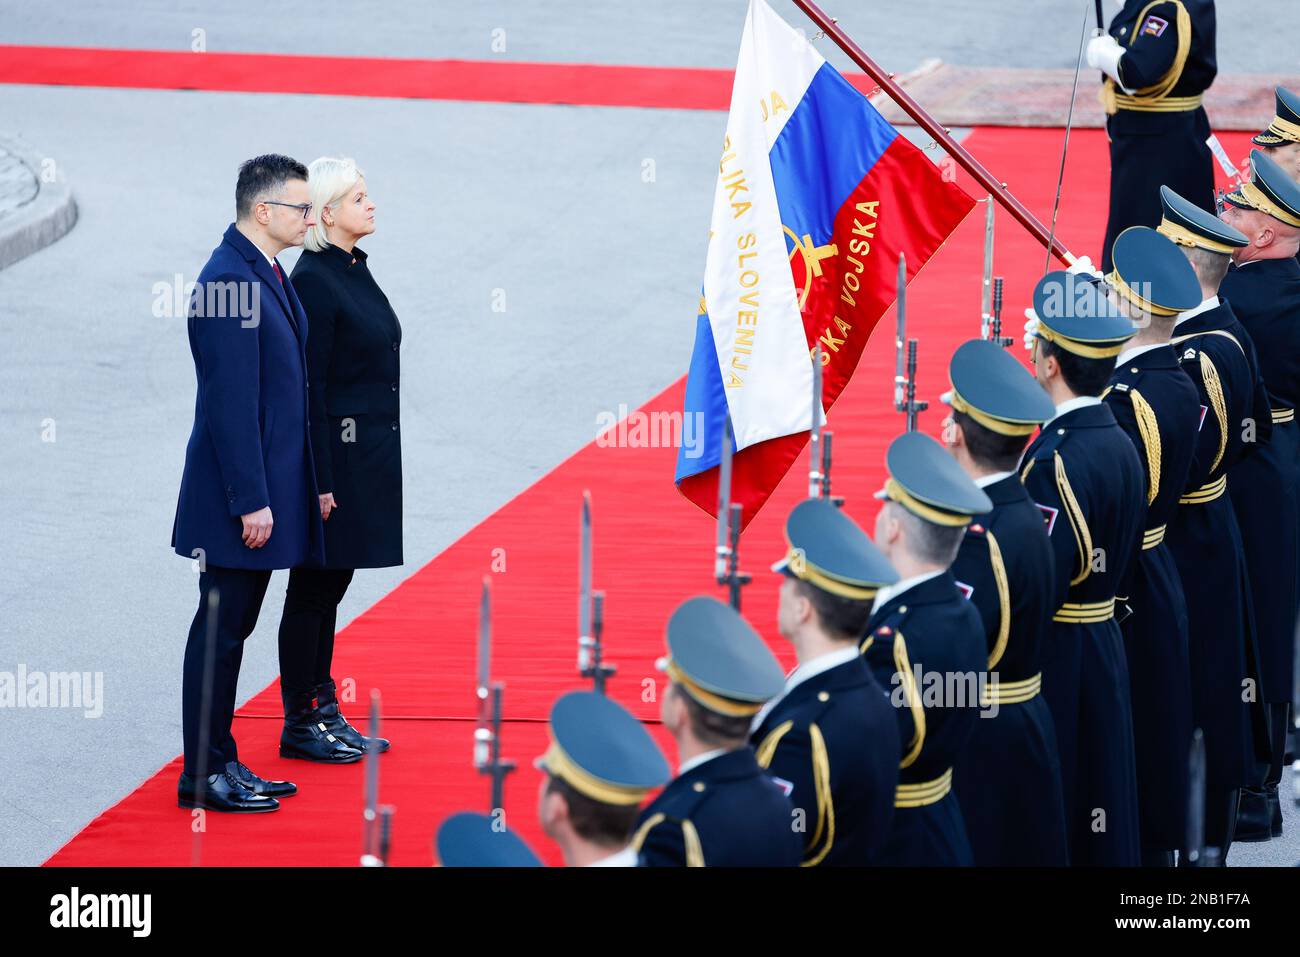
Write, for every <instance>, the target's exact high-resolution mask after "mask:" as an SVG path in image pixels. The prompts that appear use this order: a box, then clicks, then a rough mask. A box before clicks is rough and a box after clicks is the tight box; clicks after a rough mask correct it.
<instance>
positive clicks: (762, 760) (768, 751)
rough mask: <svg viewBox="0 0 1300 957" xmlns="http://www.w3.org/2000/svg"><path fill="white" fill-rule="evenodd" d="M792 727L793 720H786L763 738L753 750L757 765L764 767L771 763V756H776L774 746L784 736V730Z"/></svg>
mask: <svg viewBox="0 0 1300 957" xmlns="http://www.w3.org/2000/svg"><path fill="white" fill-rule="evenodd" d="M793 727H794V722H793V721H787V722H785V723H784V724H782V725H778V726H777V727H776V728H775V729H774V730H773V731H772V733H771V734H769V735H768V736H767V737H766V738H764V739H763V743H762V744H760V745H759V746H758V750H757V751H755V752H754V757H755V758H757V759H758V765H759V767H761V768H764V769H766V768H767V767H768V766H769V765H770V764H771V763H772V758H773V757H775V756H776V746H777V745H778V744H780V743H781V739H782V738H784V737H785V735H786V732H787V731H789V730H790V729H791V728H793Z"/></svg>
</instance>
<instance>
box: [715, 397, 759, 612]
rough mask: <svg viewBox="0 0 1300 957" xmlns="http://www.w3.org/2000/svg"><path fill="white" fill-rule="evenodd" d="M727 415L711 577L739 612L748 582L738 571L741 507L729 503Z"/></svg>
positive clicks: (730, 438)
mask: <svg viewBox="0 0 1300 957" xmlns="http://www.w3.org/2000/svg"><path fill="white" fill-rule="evenodd" d="M734 441H735V440H734V436H733V433H732V431H731V416H727V420H726V424H725V427H724V428H723V430H722V449H721V456H722V457H721V460H720V462H719V464H718V541H717V545H716V547H715V548H714V552H713V555H714V558H713V577H714V578H715V579H716V580H717V582H718V584H719V585H726V586H727V599H728V602H729V603H730V605H731V607H732V608H734V609H735V610H736V611H740V590H741V588H743V587H744V586H745V585H748V584H749V582H750V576H749V573H748V572H742V571H741V570H740V523H741V518H742V517H743V514H744V512H743V508H742V506H741V504H740V503H739V502H732V501H731V450H732V445H733V444H734Z"/></svg>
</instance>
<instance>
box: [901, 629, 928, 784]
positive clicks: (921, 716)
mask: <svg viewBox="0 0 1300 957" xmlns="http://www.w3.org/2000/svg"><path fill="white" fill-rule="evenodd" d="M894 667H895V668H896V669H897V670H898V674H899V677H900V678H901V680H902V682H903V695H904V696H905V697H906V698H907V707H908V708H909V709H910V710H911V712H912V728H913V730H912V740H911V741H910V742H908V745H907V753H906V754H905V755H903V760H902V761H900V762H899V764H898V766H899V767H900V768H905V767H908V766H910V765H911V764H912V762H913V761H915V760H916V759H917V758H918V757H919V756H920V754H921V746H922V745H923V744H925V708H923V707H922V706H921V693H920V690H919V689H918V688H917V687H916V676H915V675H913V674H912V663H911V662H910V661H908V659H907V642H906V641H905V640H904V639H903V633H902V632H901V631H896V632H894Z"/></svg>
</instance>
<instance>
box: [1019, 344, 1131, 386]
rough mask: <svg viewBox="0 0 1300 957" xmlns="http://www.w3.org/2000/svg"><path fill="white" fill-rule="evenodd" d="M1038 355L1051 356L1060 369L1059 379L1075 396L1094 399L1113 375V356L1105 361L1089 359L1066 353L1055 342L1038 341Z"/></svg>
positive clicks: (1108, 383)
mask: <svg viewBox="0 0 1300 957" xmlns="http://www.w3.org/2000/svg"><path fill="white" fill-rule="evenodd" d="M1038 354H1039V355H1041V356H1051V357H1053V358H1054V359H1056V361H1057V363H1058V364H1059V365H1060V367H1061V378H1063V379H1064V380H1065V384H1066V385H1067V386H1068V387H1069V389H1070V391H1071V392H1073V393H1074V394H1075V395H1090V396H1093V397H1094V398H1095V397H1096V396H1099V395H1101V394H1102V392H1103V391H1104V390H1105V388H1106V386H1108V385H1110V377H1111V376H1112V375H1114V374H1115V359H1116V357H1115V356H1109V357H1108V358H1105V359H1089V358H1088V357H1087V356H1080V355H1075V354H1074V353H1073V352H1067V351H1066V350H1064V349H1062V348H1061V347H1060V346H1058V345H1057V344H1056V343H1055V342H1048V341H1047V340H1046V339H1039V340H1038Z"/></svg>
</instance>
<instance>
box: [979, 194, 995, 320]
mask: <svg viewBox="0 0 1300 957" xmlns="http://www.w3.org/2000/svg"><path fill="white" fill-rule="evenodd" d="M985 202H986V203H988V209H986V210H985V211H984V282H983V285H981V286H980V338H981V339H987V338H988V337H989V325H990V323H992V321H993V210H994V203H993V197H992V196H989V197H988V199H986V200H985Z"/></svg>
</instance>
